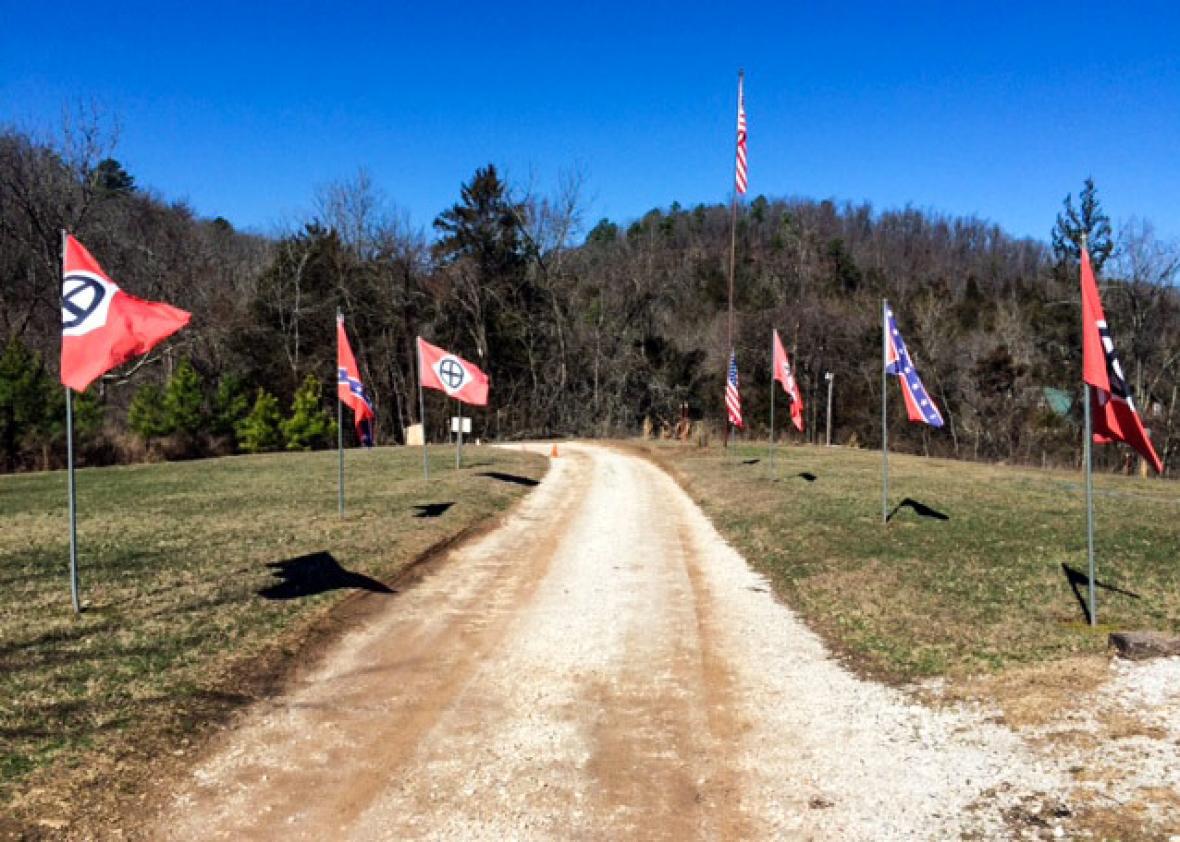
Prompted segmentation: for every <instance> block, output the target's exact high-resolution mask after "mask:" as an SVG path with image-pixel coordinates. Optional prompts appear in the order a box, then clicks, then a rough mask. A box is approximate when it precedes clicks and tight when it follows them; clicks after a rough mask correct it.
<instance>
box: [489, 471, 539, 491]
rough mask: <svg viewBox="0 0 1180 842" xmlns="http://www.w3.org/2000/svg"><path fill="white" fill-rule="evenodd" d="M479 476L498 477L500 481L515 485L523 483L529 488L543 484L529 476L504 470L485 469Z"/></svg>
mask: <svg viewBox="0 0 1180 842" xmlns="http://www.w3.org/2000/svg"><path fill="white" fill-rule="evenodd" d="M479 476H481V477H491V478H492V479H498V480H499V481H500V482H511V483H513V484H514V485H523V486H527V487H528V488H532V487H533V486H534V485H540V484H541V482H540V480H535V479H529V478H528V477H522V476H517V475H516V474H506V473H504V472H503V471H483V472H482V473H480V474H479Z"/></svg>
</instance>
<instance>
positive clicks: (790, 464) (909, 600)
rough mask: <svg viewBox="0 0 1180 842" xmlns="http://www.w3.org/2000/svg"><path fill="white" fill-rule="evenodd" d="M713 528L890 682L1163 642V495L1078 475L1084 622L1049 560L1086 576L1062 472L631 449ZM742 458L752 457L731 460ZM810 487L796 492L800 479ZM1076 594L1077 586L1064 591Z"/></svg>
mask: <svg viewBox="0 0 1180 842" xmlns="http://www.w3.org/2000/svg"><path fill="white" fill-rule="evenodd" d="M649 448H650V449H651V450H652V451H653V452H654V453H655V455H656V456H657V458H659V459H661V460H662V461H664V462H665V463H666V464H669V465H670V466H672V467H673V468H674V469H675V470H676V472H677V473H678V474H679V475H680V477H681V479H682V480H683V481H684V484H685V486H686V488H687V489H688V491H689V492H690V493H691V494H692V495H693V496H694V497H695V498H696V499H697V501H698V502H699V503H700V504H701V505H702V506H703V508H704V509H705V510H706V512H707V513H708V514H709V515H710V517H712V519H713V521H714V522H715V523H716V525H717V527H718V528H719V529H720V531H721V532H722V533H723V534H724V535H725V536H726V537H727V538H728V539H729V540H730V541H731V542H732V543H733V544H734V545H735V546H736V547H737V548H738V549H739V550H740V551H741V552H742V553H743V554H744V555H745V556H746V557H747V558H748V559H749V560H750V562H751V563H752V564H754V565H755V566H756V567H758V568H759V569H760V570H762V571H764V572H765V573H767V574H768V576H769V577H770V578H771V580H772V581H773V583H774V585H775V587H776V589H777V591H778V592H779V593H780V595H781V596H782V597H783V598H784V599H785V600H786V602H787V603H788V604H789V605H791V607H792V608H794V609H796V610H797V611H799V612H800V613H801V614H802V616H803V617H804V618H805V619H806V621H807V622H808V623H809V625H811V627H812V628H814V629H815V630H816V631H818V632H819V633H820V634H821V635H822V636H824V638H825V639H826V640H827V641H828V642H829V644H830V645H831V646H832V647H833V648H834V649H835V650H836V651H838V652H840V653H842V654H843V655H845V656H847V657H848V658H849V659H850V660H851V661H852V662H853V663H854V664H855V665H857V666H858V667H860V668H861V669H862V670H864V671H865V672H867V673H868V674H871V675H874V676H876V677H880V678H886V679H889V680H895V681H907V680H913V679H917V678H922V677H926V676H933V675H948V676H962V675H966V674H971V673H975V672H981V671H983V672H986V671H993V670H998V669H1001V668H1004V667H1006V666H1009V665H1013V664H1027V663H1038V662H1044V661H1048V660H1052V659H1056V658H1060V657H1065V656H1069V655H1074V654H1083V653H1096V652H1101V651H1103V650H1104V649H1105V647H1106V635H1107V632H1109V631H1110V630H1111V629H1113V628H1121V629H1126V628H1149V629H1157V630H1161V631H1166V632H1172V633H1177V632H1180V559H1178V557H1177V543H1178V541H1177V539H1178V538H1180V486H1178V485H1177V484H1175V483H1171V482H1163V481H1158V480H1142V479H1137V478H1132V477H1123V476H1097V477H1095V493H1096V497H1095V519H1096V548H1097V549H1096V555H1097V563H1098V575H1097V577H1096V579H1097V581H1098V582H1099V583H1101V584H1105V585H1110V586H1112V587H1114V588H1118V589H1119V590H1120V591H1127V592H1130V593H1131V594H1134V595H1135V596H1132V595H1129V594H1127V593H1121V592H1119V591H1114V590H1110V589H1107V588H1102V587H1100V588H1099V590H1098V619H1099V621H1100V625H1099V626H1098V627H1097V628H1091V627H1089V626H1088V625H1087V624H1086V621H1085V615H1084V613H1083V611H1082V608H1081V606H1080V605H1079V603H1078V601H1077V598H1076V597H1075V595H1074V592H1073V589H1072V588H1071V586H1070V583H1069V580H1068V578H1067V575H1066V572H1065V570H1063V568H1062V565H1063V564H1064V565H1068V566H1069V567H1071V568H1073V569H1074V570H1076V571H1077V572H1078V573H1080V574H1082V575H1083V576H1084V574H1085V572H1086V533H1085V501H1084V498H1083V488H1082V484H1081V483H1082V477H1081V474H1080V473H1068V472H1053V471H1037V470H1027V469H1019V468H1010V467H1005V466H994V465H979V464H972V463H963V462H953V461H947V460H940V459H922V458H918V457H913V456H904V455H891V456H890V461H889V470H890V474H889V476H890V506H891V507H894V506H897V504H898V503H900V502H901V501H903V500H905V499H907V498H908V499H910V500H913V501H917V502H918V503H920V504H923V505H924V506H926V507H928V508H929V509H932V510H934V512H938V513H941V514H944V515H946V519H945V520H939V519H936V518H934V517H931V516H930V515H931V512H926V513H925V516H923V515H922V514H919V513H918V512H917V511H916V510H915V509H914V508H912V507H903V508H900V509H898V510H897V512H896V514H895V515H894V516H893V518H892V520H891V521H890V523H889V525H888V526H884V525H882V522H881V454H880V452H879V451H876V452H874V451H859V450H847V449H842V448H832V449H825V448H813V447H780V448H778V449H777V450H776V453H775V460H774V470H773V476H772V474H771V471H770V469H769V465H768V462H767V458H766V457H767V451H766V446H765V444H763V445H761V446H752V445H742V446H739V447H738V448H737V449H736V450H737V453H736V454H730V455H726V454H724V453H723V452H722V450H721V448H716V447H714V448H706V449H702V448H697V447H692V446H678V445H668V444H660V445H649ZM748 460H758V461H757V462H756V463H753V464H745V462H746V461H748ZM804 473H806V474H811V475H814V477H815V480H814V481H812V482H808V481H807V480H806V479H805V478H804V477H802V476H800V475H801V474H804ZM1078 588H1079V590H1080V591H1081V593H1082V595H1083V597H1084V596H1085V590H1086V585H1085V581H1084V580H1083V581H1081V582H1080V583H1078Z"/></svg>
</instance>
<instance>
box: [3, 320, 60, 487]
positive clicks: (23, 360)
mask: <svg viewBox="0 0 1180 842" xmlns="http://www.w3.org/2000/svg"><path fill="white" fill-rule="evenodd" d="M52 385H53V384H52V383H50V382H49V377H48V375H47V374H46V373H45V366H44V364H43V363H42V361H41V358H40V356H39V355H37V354H34V353H33V352H31V351H29V349H28V348H26V347H25V346H24V345H23V344H21V342H20V341H19V340H17V339H13V340H12V341H10V342H9V343H8V346H7V347H6V348H5V349H4V354H3V355H2V356H0V450H2V451H3V454H4V468H5V470H8V471H11V470H13V468H15V467H16V463H17V460H18V457H19V456H20V452H21V449H22V447H21V445H22V442H23V440H24V439H25V437H26V436H27V435H28V434H29V433H30V432H33V431H35V429H36V428H37V427H38V426H39V425H40V424H41V423H42V422H43V421H44V420H45V414H46V409H47V406H46V394H47V392H48V391H49V388H50V387H51V386H52ZM58 391H60V389H59V390H58Z"/></svg>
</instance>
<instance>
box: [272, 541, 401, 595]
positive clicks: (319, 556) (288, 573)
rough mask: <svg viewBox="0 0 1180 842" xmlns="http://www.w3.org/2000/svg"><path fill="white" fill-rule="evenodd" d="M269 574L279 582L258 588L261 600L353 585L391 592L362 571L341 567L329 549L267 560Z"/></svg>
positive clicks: (310, 593)
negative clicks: (327, 550) (270, 571)
mask: <svg viewBox="0 0 1180 842" xmlns="http://www.w3.org/2000/svg"><path fill="white" fill-rule="evenodd" d="M266 566H267V567H269V568H271V570H272V571H273V575H274V577H275V578H276V579H279V580H280V581H278V582H276V583H275V584H273V585H271V586H270V587H268V588H262V589H261V590H259V591H258V595H259V596H260V597H262V598H263V599H299V598H301V597H305V596H314V595H315V594H320V593H325V592H327V591H334V590H339V589H341V588H357V589H359V590H366V591H372V592H374V593H394V591H393V590H392V589H391V588H389V587H388V586H386V585H384V584H382V583H381V582H378V581H377V580H376V579H373V578H371V577H369V576H365V575H364V574H363V573H354V572H353V571H351V570H345V569H344V568H343V567H341V566H340V562H338V561H336V559H335V558H334V557H333V556H332V554H331V553H329V552H324V551H321V552H318V553H309V554H308V555H301V556H298V557H296V558H288V559H286V560H284V561H271V562H267V565H266Z"/></svg>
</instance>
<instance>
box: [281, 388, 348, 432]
mask: <svg viewBox="0 0 1180 842" xmlns="http://www.w3.org/2000/svg"><path fill="white" fill-rule="evenodd" d="M282 431H283V437H284V438H286V440H287V450H312V449H314V448H316V447H323V446H325V445H326V444H327V443H328V442H329V441H330V440H331V438H332V436H334V435H336V422H335V421H333V420H332V417H331V416H330V415H329V414H328V411H327V410H326V409H324V402H323V398H322V389H321V385H320V381H319V378H318V377H316V376H315V375H314V374H309V375H307V377H306V378H304V380H303V385H301V386H300V387H299V390H298V391H297V392H295V399H294V401H292V404H291V417H290V418H288V419H287V420H285V421H283V423H282Z"/></svg>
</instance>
